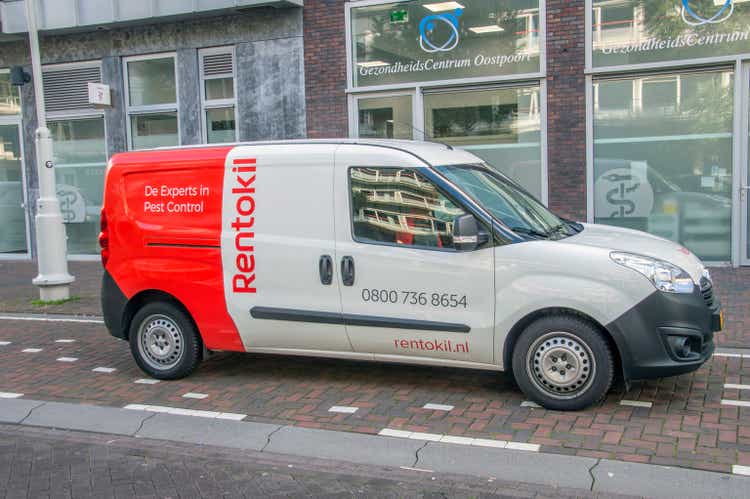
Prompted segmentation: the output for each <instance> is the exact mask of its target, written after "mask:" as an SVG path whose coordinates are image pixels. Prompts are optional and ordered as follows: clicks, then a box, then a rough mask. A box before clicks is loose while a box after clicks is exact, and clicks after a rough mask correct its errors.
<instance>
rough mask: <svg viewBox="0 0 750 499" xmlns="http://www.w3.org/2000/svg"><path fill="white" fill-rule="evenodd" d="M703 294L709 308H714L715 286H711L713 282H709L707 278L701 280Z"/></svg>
mask: <svg viewBox="0 0 750 499" xmlns="http://www.w3.org/2000/svg"><path fill="white" fill-rule="evenodd" d="M701 294H702V295H703V299H704V300H705V301H706V305H708V308H713V306H714V287H713V284H711V281H709V280H708V279H706V278H705V277H704V278H702V279H701Z"/></svg>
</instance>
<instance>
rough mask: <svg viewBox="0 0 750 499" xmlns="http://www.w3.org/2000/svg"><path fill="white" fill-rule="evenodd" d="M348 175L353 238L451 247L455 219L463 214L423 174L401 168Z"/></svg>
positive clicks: (353, 171) (358, 170) (353, 170)
mask: <svg viewBox="0 0 750 499" xmlns="http://www.w3.org/2000/svg"><path fill="white" fill-rule="evenodd" d="M349 173H350V179H351V195H352V220H353V223H354V237H355V238H356V239H357V240H359V241H363V242H377V243H390V244H400V245H404V246H418V247H424V248H435V249H438V248H445V249H453V220H454V219H455V218H456V217H458V216H461V215H464V214H465V212H464V210H463V209H461V208H460V207H458V206H456V205H455V204H453V203H452V202H451V201H450V200H449V199H448V198H446V197H445V196H444V195H442V194H441V193H440V192H439V191H438V189H437V188H436V187H435V186H434V185H433V184H432V183H431V182H430V181H429V180H427V179H426V178H425V177H424V176H422V175H420V174H419V173H417V172H415V171H414V170H407V169H399V168H351V169H350V170H349Z"/></svg>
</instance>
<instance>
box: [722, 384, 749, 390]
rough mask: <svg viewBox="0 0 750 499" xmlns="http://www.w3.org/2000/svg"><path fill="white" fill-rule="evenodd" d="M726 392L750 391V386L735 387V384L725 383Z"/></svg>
mask: <svg viewBox="0 0 750 499" xmlns="http://www.w3.org/2000/svg"><path fill="white" fill-rule="evenodd" d="M724 389H725V390H750V385H735V384H733V383H725V384H724Z"/></svg>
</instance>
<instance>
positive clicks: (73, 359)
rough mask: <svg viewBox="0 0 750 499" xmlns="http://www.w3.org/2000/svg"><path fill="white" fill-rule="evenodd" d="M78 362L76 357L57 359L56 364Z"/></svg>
mask: <svg viewBox="0 0 750 499" xmlns="http://www.w3.org/2000/svg"><path fill="white" fill-rule="evenodd" d="M77 360H78V358H77V357H58V358H57V361H58V362H76V361H77Z"/></svg>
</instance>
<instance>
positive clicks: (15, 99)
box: [0, 73, 21, 116]
mask: <svg viewBox="0 0 750 499" xmlns="http://www.w3.org/2000/svg"><path fill="white" fill-rule="evenodd" d="M20 114H21V94H20V93H19V91H18V87H14V86H13V85H11V84H10V73H0V116H13V115H20Z"/></svg>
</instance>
